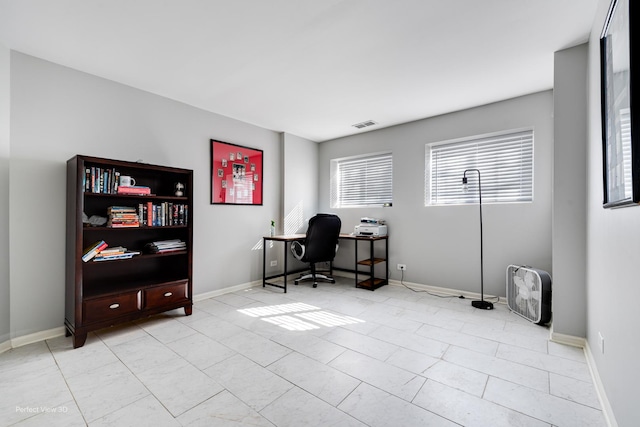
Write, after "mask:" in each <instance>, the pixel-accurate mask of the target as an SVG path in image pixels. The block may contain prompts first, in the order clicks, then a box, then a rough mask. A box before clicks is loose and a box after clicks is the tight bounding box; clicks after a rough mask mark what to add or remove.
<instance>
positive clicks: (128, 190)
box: [117, 185, 151, 196]
mask: <svg viewBox="0 0 640 427" xmlns="http://www.w3.org/2000/svg"><path fill="white" fill-rule="evenodd" d="M117 192H118V194H129V195H132V196H148V195H150V194H151V188H149V187H145V186H144V185H131V186H124V185H120V186H118V189H117Z"/></svg>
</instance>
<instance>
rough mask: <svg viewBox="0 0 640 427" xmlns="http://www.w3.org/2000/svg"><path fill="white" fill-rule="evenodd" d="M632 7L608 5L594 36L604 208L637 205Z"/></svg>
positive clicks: (639, 144)
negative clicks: (599, 30)
mask: <svg viewBox="0 0 640 427" xmlns="http://www.w3.org/2000/svg"><path fill="white" fill-rule="evenodd" d="M634 7H635V8H634ZM637 7H638V5H637V2H636V5H635V6H634V5H633V0H612V2H611V5H610V6H609V12H608V14H607V18H606V20H605V24H604V28H603V30H602V34H601V36H600V87H601V103H602V163H603V181H604V182H603V185H604V197H603V207H604V208H617V207H625V206H637V205H638V203H640V139H639V138H640V129H639V128H638V125H639V123H638V111H635V110H634V100H639V99H640V96H639V95H638V94H637V93H638V90H639V88H638V79H637V70H638V64H637V61H638V55H635V56H634V47H636V48H637V46H633V45H632V44H633V42H634V40H635V39H637V36H638V34H637V33H638V30H637V29H636V30H634V25H633V24H635V23H637V20H636V19H635V16H637V14H636V11H637ZM634 36H636V37H635V38H634Z"/></svg>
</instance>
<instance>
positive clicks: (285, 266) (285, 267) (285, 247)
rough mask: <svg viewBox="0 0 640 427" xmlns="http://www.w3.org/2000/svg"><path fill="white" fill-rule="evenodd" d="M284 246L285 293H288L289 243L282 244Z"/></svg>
mask: <svg viewBox="0 0 640 427" xmlns="http://www.w3.org/2000/svg"><path fill="white" fill-rule="evenodd" d="M282 243H283V244H284V293H285V294H286V293H287V258H288V257H287V242H282Z"/></svg>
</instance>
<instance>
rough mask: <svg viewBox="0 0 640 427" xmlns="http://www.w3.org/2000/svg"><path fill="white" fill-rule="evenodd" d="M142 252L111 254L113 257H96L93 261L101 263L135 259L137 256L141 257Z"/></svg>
mask: <svg viewBox="0 0 640 427" xmlns="http://www.w3.org/2000/svg"><path fill="white" fill-rule="evenodd" d="M139 254H140V252H139V251H128V252H123V253H116V254H111V255H104V256H101V257H95V258H94V259H93V261H95V262H100V261H111V260H115V259H129V258H133V257H134V256H135V255H139Z"/></svg>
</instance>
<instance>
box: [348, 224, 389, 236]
mask: <svg viewBox="0 0 640 427" xmlns="http://www.w3.org/2000/svg"><path fill="white" fill-rule="evenodd" d="M353 234H354V235H355V236H373V237H380V236H386V235H387V226H386V225H379V224H365V223H362V224H358V225H356V226H355V229H354V231H353Z"/></svg>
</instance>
